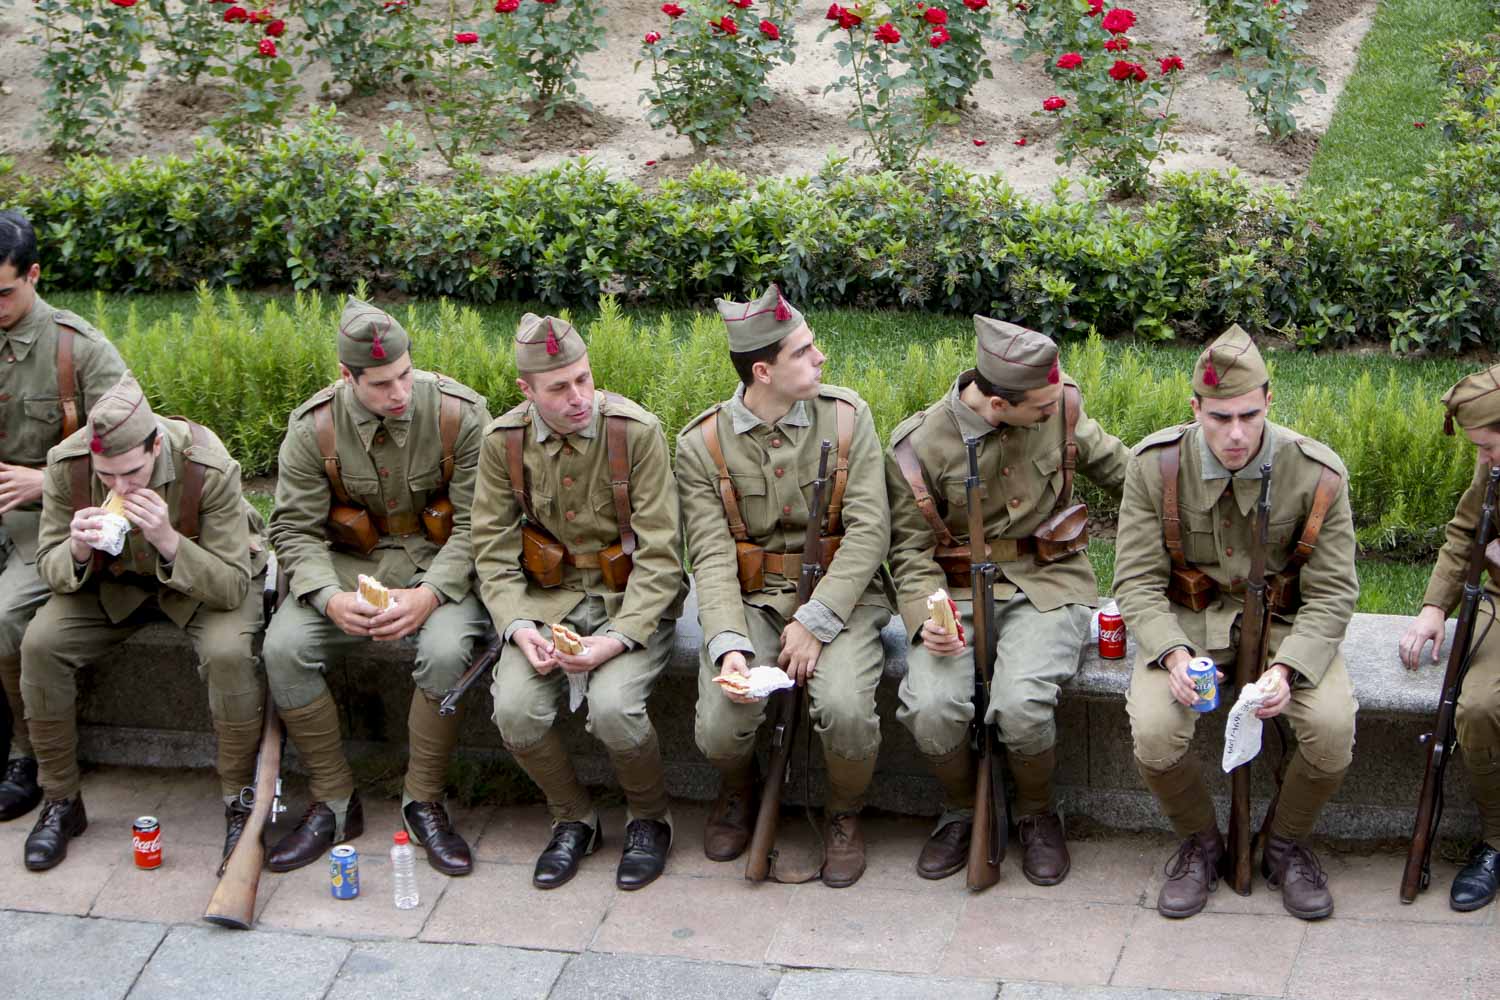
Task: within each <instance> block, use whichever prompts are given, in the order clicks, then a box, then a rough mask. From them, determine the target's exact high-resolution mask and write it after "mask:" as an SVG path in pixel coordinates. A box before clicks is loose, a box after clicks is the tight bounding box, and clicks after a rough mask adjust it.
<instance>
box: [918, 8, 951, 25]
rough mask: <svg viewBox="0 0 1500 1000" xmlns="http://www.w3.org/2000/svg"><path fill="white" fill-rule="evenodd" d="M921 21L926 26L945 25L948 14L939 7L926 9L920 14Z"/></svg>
mask: <svg viewBox="0 0 1500 1000" xmlns="http://www.w3.org/2000/svg"><path fill="white" fill-rule="evenodd" d="M922 20H924V21H926V22H927V23H928V24H939V25H941V24H947V23H948V12H947V11H946V10H944V9H943V8H941V7H928V8H927V9H926V10H925V11H923V12H922Z"/></svg>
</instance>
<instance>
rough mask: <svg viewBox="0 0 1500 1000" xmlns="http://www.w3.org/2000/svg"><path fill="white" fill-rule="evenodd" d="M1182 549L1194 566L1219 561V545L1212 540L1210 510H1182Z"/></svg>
mask: <svg viewBox="0 0 1500 1000" xmlns="http://www.w3.org/2000/svg"><path fill="white" fill-rule="evenodd" d="M1181 517H1182V551H1183V554H1184V555H1186V556H1187V561H1188V562H1190V563H1192V564H1193V565H1195V566H1213V565H1217V564H1218V562H1219V546H1218V543H1217V542H1216V541H1215V540H1214V518H1213V514H1212V512H1209V513H1204V512H1201V511H1192V510H1183V511H1182V512H1181Z"/></svg>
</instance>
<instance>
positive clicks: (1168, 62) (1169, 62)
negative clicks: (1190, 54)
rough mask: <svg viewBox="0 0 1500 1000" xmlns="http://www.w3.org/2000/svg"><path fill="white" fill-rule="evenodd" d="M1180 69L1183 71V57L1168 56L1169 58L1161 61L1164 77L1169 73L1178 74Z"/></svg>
mask: <svg viewBox="0 0 1500 1000" xmlns="http://www.w3.org/2000/svg"><path fill="white" fill-rule="evenodd" d="M1180 69H1182V56H1167V58H1165V59H1163V60H1162V61H1161V75H1162V76H1166V75H1167V74H1168V73H1176V72H1177V71H1179V70H1180Z"/></svg>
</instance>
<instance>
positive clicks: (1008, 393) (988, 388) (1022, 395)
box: [974, 369, 1028, 406]
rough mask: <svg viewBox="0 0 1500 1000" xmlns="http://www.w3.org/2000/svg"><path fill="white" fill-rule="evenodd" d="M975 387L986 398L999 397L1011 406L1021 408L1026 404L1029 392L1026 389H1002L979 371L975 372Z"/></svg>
mask: <svg viewBox="0 0 1500 1000" xmlns="http://www.w3.org/2000/svg"><path fill="white" fill-rule="evenodd" d="M974 387H975V388H976V389H978V390H979V391H980V392H982V393H984V394H985V395H986V396H991V397H995V396H998V397H999V398H1001V399H1003V400H1005V401H1006V402H1007V403H1009V404H1010V405H1011V406H1020V405H1021V404H1022V403H1024V402H1025V401H1026V393H1027V392H1028V390H1026V389H1002V388H1000V387H999V386H998V385H995V384H994V383H992V382H991V381H990V380H989V379H987V378H985V377H984V376H983V375H981V374H979V370H978V369H975V371H974Z"/></svg>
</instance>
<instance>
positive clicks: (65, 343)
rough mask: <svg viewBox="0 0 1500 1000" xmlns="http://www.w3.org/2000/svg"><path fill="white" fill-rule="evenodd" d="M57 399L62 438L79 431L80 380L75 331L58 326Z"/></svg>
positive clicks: (61, 325)
mask: <svg viewBox="0 0 1500 1000" xmlns="http://www.w3.org/2000/svg"><path fill="white" fill-rule="evenodd" d="M57 398H58V400H59V401H61V403H62V411H63V423H62V436H63V437H67V436H68V435H70V434H72V433H73V432H74V431H76V430H78V427H79V423H78V380H77V378H76V377H75V373H74V370H73V330H72V328H71V327H67V326H64V325H63V324H61V323H59V324H57Z"/></svg>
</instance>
